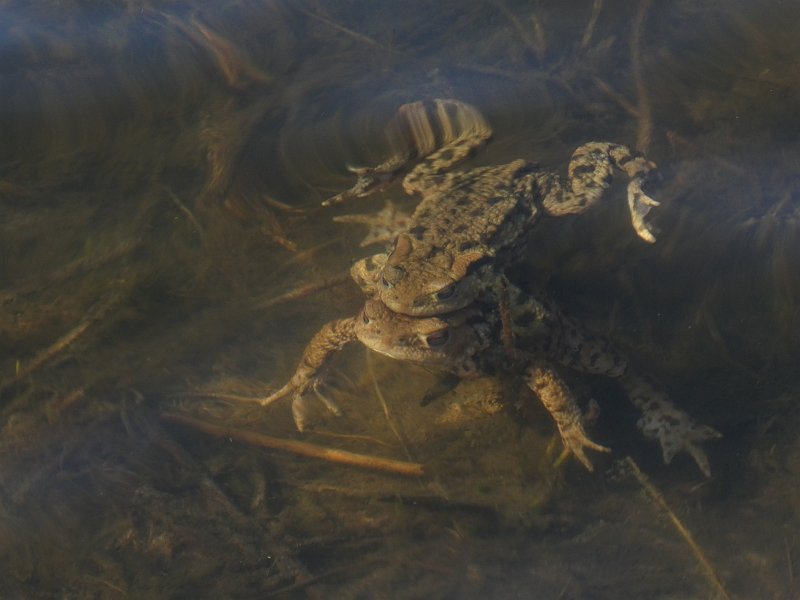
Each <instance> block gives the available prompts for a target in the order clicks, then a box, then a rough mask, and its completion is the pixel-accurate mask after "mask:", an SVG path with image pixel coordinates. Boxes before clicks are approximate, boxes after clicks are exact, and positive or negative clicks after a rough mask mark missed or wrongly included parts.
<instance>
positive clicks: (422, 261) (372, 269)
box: [261, 100, 720, 476]
mask: <svg viewBox="0 0 800 600" xmlns="http://www.w3.org/2000/svg"><path fill="white" fill-rule="evenodd" d="M394 126H395V129H394V131H396V132H399V133H400V136H401V138H402V140H403V141H404V143H405V151H403V152H401V153H398V154H396V155H395V156H393V157H392V158H390V159H389V160H387V161H386V162H384V163H382V164H380V165H378V166H376V167H373V168H363V169H358V170H356V171H355V172H356V174H357V175H358V179H357V181H356V183H355V185H354V186H353V187H352V188H351V189H350V190H347V191H345V192H343V193H341V194H339V195H337V196H335V197H333V198H331V199H330V200H328V201H326V204H333V203H339V202H342V201H345V200H347V199H350V198H357V197H363V196H367V195H369V194H372V193H374V192H376V191H378V190H381V189H383V188H384V187H386V186H387V185H389V184H391V183H392V182H393V181H396V180H398V179H400V178H402V184H403V188H404V190H405V192H406V193H408V194H418V195H419V196H420V197H421V201H420V202H419V204H418V205H417V207H416V209H415V210H414V212H413V214H411V215H410V216H407V215H402V214H399V213H398V212H397V211H395V210H394V209H393V207H392V206H391V205H387V209H386V210H384V211H383V212H382V213H380V215H383V216H384V217H386V219H385V220H386V221H387V222H382V221H381V218H380V215H378V216H375V217H370V218H367V217H359V216H355V217H354V216H351V217H349V219H348V217H344V218H339V220H351V221H361V222H369V223H372V224H373V225H374V226H380V229H379V231H380V234H374V235H373V238H372V241H375V240H376V239H378V238H381V239H385V240H386V241H389V242H390V249H389V250H388V252H385V253H381V254H376V255H374V256H370V257H368V258H365V259H362V260H360V261H358V262H357V263H356V264H355V265H354V266H353V268H352V270H351V274H352V276H353V279H354V280H355V281H356V283H358V284H359V285H360V286H361V288H362V289H363V290H364V292H365V294H366V296H367V298H368V299H367V301H366V303H365V305H364V308H363V309H362V310H361V312H360V313H359V314H358V315H357V316H355V317H352V318H346V319H340V320H337V321H333V322H331V323H328V324H326V325H324V326H323V327H322V329H321V330H320V331H319V332H318V333H317V334H316V335H315V336H314V337H313V338H312V339H311V341H310V343H309V344H308V346H307V347H306V349H305V351H304V353H303V356H302V358H301V360H300V364H299V365H298V367H297V370H296V371H295V374H294V375H293V376H292V378H291V380H290V381H289V382H288V383H287V384H286V385H285V386H283V388H281V389H280V390H278V391H277V392H275V393H274V394H272V395H271V396H269V397H267V398H264V399H262V400H261V403H262V404H264V405H267V404H271V403H272V402H274V401H276V400H278V399H280V398H283V397H286V396H289V397H291V398H292V413H293V415H294V419H295V422H296V424H297V426H298V428H299V429H301V430H302V429H303V427H304V423H305V421H306V415H307V414H308V410H307V401H308V396H307V393H308V392H314V393H315V395H316V396H317V397H318V398H319V399H320V400H322V401H323V402H324V403H325V405H326V406H327V407H328V408H329V409H330V410H332V411H333V412H338V408H337V407H336V405H335V404H334V403H333V402H332V401H331V400H330V399H328V398H326V397H325V396H324V395H322V394H321V393H319V391H318V390H317V386H318V385H319V384H320V383H321V381H322V379H321V378H322V376H323V372H324V367H325V366H326V365H327V363H328V362H329V360H330V359H331V357H332V356H333V355H334V354H335V353H336V352H337V351H338V350H340V349H341V348H342V347H343V346H344V345H346V344H348V343H350V342H354V341H360V342H361V343H362V344H364V345H365V346H367V347H368V348H371V349H372V350H375V351H377V352H380V353H382V354H385V355H387V356H390V357H392V358H396V359H399V360H406V361H412V362H415V363H420V364H423V365H426V366H430V367H436V368H440V369H442V370H444V371H447V372H450V373H451V374H454V375H456V376H458V377H465V378H466V377H477V376H480V375H483V374H494V373H509V372H510V373H515V374H522V375H523V376H524V379H525V382H526V383H527V385H528V386H529V387H530V389H531V390H532V391H533V393H534V394H535V395H536V396H537V397H538V398H539V400H540V401H541V402H542V404H543V405H544V406H545V408H546V409H547V410H548V412H549V413H550V414H551V415H552V417H553V419H554V420H555V422H556V425H557V426H558V431H559V433H560V434H561V439H562V440H563V442H564V444H565V446H566V447H567V448H568V449H569V450H570V451H571V453H572V454H574V455H575V456H576V457H577V458H578V460H580V461H581V463H583V465H585V466H586V468H587V469H589V470H592V465H591V463H590V462H589V459H588V458H587V456H586V453H585V450H586V449H587V448H588V449H592V450H596V451H601V452H607V451H608V448H605V447H604V446H601V445H600V444H597V443H595V442H594V441H592V440H591V439H589V437H588V436H587V434H586V431H585V429H584V424H583V418H582V413H581V410H580V408H579V406H578V404H577V402H576V400H575V398H574V396H573V394H572V393H571V392H570V390H569V388H568V387H567V385H566V384H565V382H564V381H563V380H562V378H561V377H560V376H559V375H558V372H557V370H556V368H555V365H563V366H566V367H569V368H571V369H575V370H577V371H580V372H583V373H591V374H597V375H605V376H608V377H612V378H615V379H617V380H619V381H620V382H621V383H622V385H623V386H624V388H625V391H626V393H627V395H628V397H629V399H630V400H631V402H632V403H633V404H634V405H635V407H636V408H637V409H638V410H639V411H641V418H640V419H639V421H638V426H639V429H640V430H641V432H642V433H643V434H644V435H645V436H646V437H648V438H652V439H655V440H657V441H658V442H659V444H660V445H661V449H662V452H663V456H664V460H665V461H666V462H669V461H670V460H671V459H672V457H673V456H674V455H675V454H676V453H677V452H679V451H685V452H688V453H689V454H691V456H692V457H693V458H694V460H695V461H696V463H697V465H698V467H699V468H700V470H701V471H702V472H703V473H704V474H705V475H707V476H708V475H709V474H710V467H709V462H708V459H707V457H706V454H705V452H704V451H703V449H702V447H701V446H700V444H701V443H702V442H704V441H705V440H708V439H712V438H716V437H719V435H720V434H719V433H718V432H717V431H715V430H714V429H712V428H710V427H707V426H704V425H701V424H698V423H697V422H695V421H694V420H693V419H692V418H691V417H690V416H689V415H688V414H686V413H685V412H683V411H682V410H680V409H679V408H677V407H676V406H675V405H674V404H673V403H672V401H671V400H670V399H669V397H668V396H667V395H666V394H665V393H663V392H662V391H660V390H658V389H656V388H655V387H654V386H653V385H652V384H651V383H650V382H649V380H648V379H647V378H645V377H643V376H641V375H639V374H637V373H635V372H634V371H633V368H632V367H631V366H630V365H629V364H628V360H627V359H626V358H625V357H624V356H623V355H622V354H620V353H619V352H617V351H615V350H614V349H613V348H612V346H611V344H610V343H609V342H608V341H606V340H605V339H604V338H602V337H600V336H598V335H594V334H592V333H591V332H589V331H587V330H586V329H585V328H583V327H582V326H581V325H580V324H578V323H577V322H575V321H573V320H572V319H570V318H569V317H568V316H566V315H565V314H563V313H562V312H561V311H560V310H559V309H558V308H557V307H556V306H555V305H553V304H552V303H551V302H549V301H547V300H546V299H544V298H543V297H540V296H539V295H538V294H529V293H527V292H525V291H523V290H522V289H520V288H519V287H516V286H515V285H513V284H512V283H511V282H510V281H509V280H508V278H507V277H506V276H505V274H504V273H505V271H506V270H508V269H509V267H510V266H512V265H514V263H515V261H517V259H518V258H520V257H521V255H522V253H523V251H524V249H525V242H526V237H528V235H527V234H528V233H529V231H530V229H531V228H532V227H533V226H534V225H535V224H536V223H537V222H538V221H539V220H540V219H542V218H546V217H560V216H564V215H573V214H578V213H582V212H584V211H585V210H588V209H589V208H590V207H591V206H592V205H594V204H596V203H597V202H598V201H599V200H600V199H601V198H602V197H603V195H604V193H605V191H606V190H607V189H608V188H609V186H610V184H611V180H612V177H613V172H614V169H618V170H621V171H623V172H624V173H625V174H626V175H627V176H628V178H629V182H628V186H627V192H628V193H627V195H628V207H629V209H630V216H631V222H632V224H633V229H634V231H635V232H636V233H637V234H638V236H639V237H640V238H642V239H643V240H644V241H646V242H650V243H652V242H654V241H655V237H654V235H653V233H652V231H651V227H650V225H649V224H648V223H647V221H646V217H647V215H648V213H649V211H650V210H651V209H652V208H653V207H655V206H658V202H656V201H655V200H653V199H652V198H650V197H649V196H647V194H645V192H644V190H643V186H644V184H645V183H646V181H647V180H648V178H650V177H652V176H653V175H654V174H655V165H654V164H653V163H652V162H650V161H648V160H646V159H645V158H644V157H642V156H641V155H639V154H637V153H634V152H632V151H631V150H630V149H629V148H627V147H626V146H622V145H619V144H612V143H604V142H590V143H587V144H584V145H582V146H580V147H579V148H578V149H577V150H575V152H574V153H573V155H572V158H571V160H570V163H569V167H568V171H567V179H566V181H562V180H561V178H560V177H559V176H558V175H557V174H554V173H548V172H544V171H542V170H540V169H538V168H537V167H536V166H535V165H534V164H532V163H530V162H527V161H525V160H515V161H513V162H511V163H509V164H506V165H500V166H489V167H480V168H474V169H470V170H460V171H451V169H452V167H454V166H455V165H457V164H458V163H460V162H462V161H463V160H465V159H466V158H468V157H469V156H471V155H472V154H474V153H475V152H476V151H477V150H478V149H479V148H481V147H482V146H483V145H484V144H485V143H486V142H487V141H488V140H489V138H490V137H491V133H492V132H491V129H490V128H489V126H488V124H487V123H486V121H485V120H484V118H483V116H482V115H481V114H480V113H479V112H478V111H477V109H475V108H474V107H472V106H469V105H467V104H464V103H462V102H459V101H456V100H433V101H430V102H415V103H412V104H406V105H403V106H402V107H400V109H399V111H398V114H397V117H396V118H395V121H394Z"/></svg>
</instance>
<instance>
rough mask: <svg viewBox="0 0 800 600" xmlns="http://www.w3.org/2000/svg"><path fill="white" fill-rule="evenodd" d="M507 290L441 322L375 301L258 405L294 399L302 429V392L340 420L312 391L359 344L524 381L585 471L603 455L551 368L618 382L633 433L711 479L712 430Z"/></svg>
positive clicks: (463, 371)
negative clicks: (342, 352)
mask: <svg viewBox="0 0 800 600" xmlns="http://www.w3.org/2000/svg"><path fill="white" fill-rule="evenodd" d="M504 285H505V288H504V294H503V296H504V298H505V301H504V302H503V303H502V304H503V306H502V307H501V309H500V310H497V309H496V307H495V306H494V305H487V304H485V303H482V302H474V303H473V304H471V305H469V306H467V307H465V308H462V309H460V310H457V311H453V312H450V313H447V314H445V315H439V316H435V317H409V316H407V315H403V314H399V313H395V312H393V311H391V310H389V309H388V307H386V306H385V305H384V304H383V303H381V302H380V301H378V300H373V299H370V300H367V302H366V304H365V305H364V308H363V309H362V310H361V312H360V313H359V314H358V315H357V316H356V317H353V318H349V319H341V320H338V321H333V322H331V323H328V324H327V325H325V326H324V327H323V328H322V329H321V330H320V332H318V333H317V334H316V335H315V336H314V338H312V340H311V342H310V343H309V344H308V346H307V347H306V350H305V352H304V353H303V357H302V358H301V361H300V364H299V366H298V367H297V370H296V372H295V374H294V376H293V377H292V378H291V380H290V381H289V382H288V383H287V384H286V385H285V386H284V387H283V388H282V389H280V390H279V391H277V392H276V393H275V394H272V395H271V396H269V397H267V398H265V399H264V400H263V401H262V403H263V404H270V403H272V402H274V401H276V400H278V399H280V398H283V397H285V396H291V397H292V410H293V413H294V417H295V421H296V423H297V424H298V427H299V428H301V429H302V428H303V426H304V423H305V420H306V418H307V404H306V398H307V396H306V394H307V392H309V391H312V392H314V393H315V394H316V395H317V396H318V397H319V398H320V399H321V400H322V401H323V402H325V404H326V405H327V406H328V408H329V409H330V410H332V411H334V412H336V413H338V412H339V409H338V407H336V405H335V404H334V403H333V402H332V401H331V400H330V399H328V398H327V397H326V396H324V395H323V394H321V393H320V392H319V391H318V389H317V388H318V386H319V384H320V383H321V382H322V381H323V379H322V378H323V369H324V367H325V366H326V365H327V364H328V363H329V360H330V358H331V357H332V356H333V355H334V354H335V353H336V352H337V351H338V350H339V349H340V348H342V347H343V346H344V345H346V344H349V343H351V342H355V341H360V342H361V343H363V344H364V345H365V346H367V347H368V348H370V349H372V350H374V351H376V352H380V353H382V354H384V355H387V356H390V357H392V358H395V359H399V360H404V361H411V362H416V363H420V364H424V365H426V366H429V367H438V368H440V369H442V370H444V371H447V372H450V373H453V374H455V375H457V376H458V377H462V378H468V377H476V376H479V375H483V374H494V373H511V374H522V375H523V376H524V379H525V381H526V383H527V385H528V386H529V387H530V389H531V390H532V391H533V392H534V394H535V395H536V396H537V397H538V398H539V400H540V401H541V402H542V404H543V405H544V406H545V408H546V409H547V410H548V412H549V413H550V414H551V415H552V417H553V419H554V420H555V422H556V425H557V427H558V430H559V433H560V435H561V439H562V440H563V442H564V444H565V446H566V447H567V448H568V449H569V450H570V451H571V452H572V453H573V454H574V455H575V456H576V458H578V460H580V462H581V463H583V465H584V466H585V467H586V468H587V469H589V470H592V465H591V462H590V461H589V459H588V458H587V456H586V454H585V449H592V450H596V451H607V448H605V447H603V446H601V445H599V444H597V443H596V442H594V441H592V440H590V439H589V438H588V436H587V435H586V432H585V429H584V426H583V419H582V416H581V411H580V409H579V407H578V404H577V402H576V401H575V398H574V397H573V395H572V393H571V392H570V390H569V388H568V387H567V385H566V383H565V382H564V381H563V379H562V378H561V377H560V376H559V374H558V372H557V370H556V368H555V366H554V364H555V363H557V364H560V365H562V366H567V367H570V368H572V369H575V370H577V371H580V372H584V373H591V374H597V375H604V376H607V377H612V378H616V379H618V380H619V381H620V382H621V383H622V385H623V386H624V388H625V390H626V392H627V394H628V397H629V398H630V400H631V401H632V403H633V404H634V405H635V406H636V407H637V408H638V409H639V410H640V411H641V413H642V416H641V418H640V419H639V422H638V426H639V429H640V430H641V431H642V433H643V434H644V435H645V436H646V437H648V438H651V439H655V440H657V441H658V442H659V443H660V445H661V449H662V453H663V457H664V460H665V462H667V463H669V462H670V461H671V460H672V458H673V456H674V455H675V454H676V453H677V452H679V451H685V452H688V453H689V454H691V456H692V457H693V458H694V460H695V462H696V463H697V465H698V467H699V468H700V470H701V471H702V472H703V473H704V474H706V475H707V476H708V475H710V472H711V470H710V466H709V462H708V459H707V457H706V454H705V452H704V451H703V449H702V448H701V447H700V445H699V444H700V443H702V442H704V441H706V440H709V439H712V438H715V437H718V436H719V433H718V432H716V431H715V430H714V429H712V428H710V427H706V426H704V425H700V424H698V423H696V422H695V421H694V420H693V419H692V418H691V417H690V416H689V415H687V414H686V413H685V412H683V411H682V410H680V409H678V408H677V407H676V406H675V405H674V404H673V403H672V401H671V400H670V399H669V397H668V396H667V395H666V394H664V393H663V392H661V391H659V390H658V389H657V388H656V387H654V386H653V384H652V383H650V382H649V381H648V379H647V378H646V377H644V376H642V375H639V374H637V373H635V372H634V370H633V369H632V368H631V367H630V366H629V365H628V361H627V360H626V359H625V358H624V357H623V356H622V355H620V354H619V353H617V352H615V351H614V350H613V348H612V347H611V345H610V344H609V343H608V342H607V341H606V340H605V339H604V338H602V337H599V336H596V335H594V334H592V333H590V332H588V331H586V330H585V329H583V328H582V327H580V326H579V325H578V324H576V323H575V322H574V321H573V320H571V319H570V318H568V317H566V316H565V315H564V314H563V313H562V312H561V311H560V310H558V309H557V308H556V307H555V306H554V305H552V304H551V303H549V302H546V301H542V300H539V299H535V298H532V297H530V296H528V295H526V294H525V293H523V292H522V291H520V290H519V289H517V288H515V287H513V286H511V285H508V284H504Z"/></svg>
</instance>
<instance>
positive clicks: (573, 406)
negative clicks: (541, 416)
mask: <svg viewBox="0 0 800 600" xmlns="http://www.w3.org/2000/svg"><path fill="white" fill-rule="evenodd" d="M525 374H526V377H527V381H528V385H529V386H530V388H531V390H533V392H534V393H535V394H536V396H537V397H538V398H539V400H540V401H541V403H542V404H543V405H544V407H545V408H546V409H547V411H548V412H549V413H550V415H551V416H552V417H553V420H554V421H555V422H556V426H557V427H558V431H559V433H560V434H561V440H562V441H563V442H564V445H565V446H566V447H567V449H569V451H570V452H572V453H573V454H574V455H575V457H576V458H577V459H578V460H579V461H581V463H582V464H583V466H584V467H586V468H587V469H589V471H593V470H594V467H593V466H592V463H591V462H589V459H588V458H587V457H586V453H585V452H584V448H590V449H592V450H597V451H598V452H609V449H608V448H606V447H605V446H601V445H600V444H596V443H595V442H593V441H591V440H590V439H589V438H588V437H587V436H586V432H585V431H584V428H583V416H582V415H581V410H580V407H579V406H578V403H577V402H576V401H575V398H574V397H573V395H572V392H570V390H569V388H568V387H567V384H566V383H564V380H563V379H561V377H559V375H558V373H556V372H555V370H554V369H553V367H552V366H550V365H548V364H547V363H545V362H540V361H537V362H535V363H533V364H532V365H530V366H529V367H528V369H527V370H526V373H525Z"/></svg>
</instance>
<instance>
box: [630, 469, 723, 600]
mask: <svg viewBox="0 0 800 600" xmlns="http://www.w3.org/2000/svg"><path fill="white" fill-rule="evenodd" d="M625 462H626V463H627V464H628V467H630V470H631V472H632V473H633V475H634V477H636V480H637V481H638V482H639V485H641V486H642V488H644V491H646V492H647V494H648V495H649V496H650V498H651V499H652V500H653V501H654V502H655V503H656V504H657V505H658V507H659V508H660V509H661V510H662V511H664V514H665V515H667V517H669V520H670V521H672V524H673V525H674V526H675V529H677V530H678V533H679V534H680V535H681V537H682V538H683V539H684V541H685V542H686V543H687V544H688V545H689V548H690V549H691V550H692V554H694V557H695V558H696V559H697V562H698V563H699V564H700V566H701V567H702V569H703V573H704V574H705V576H706V578H707V579H708V580H709V581H710V582H711V583H712V584H713V586H714V587H715V588H716V590H717V591H718V592H719V594H720V595H721V596H722V597H723V598H725V599H726V600H730V596H729V595H728V591H727V590H726V589H725V586H724V585H723V584H722V580H720V578H719V575H717V572H716V571H715V570H714V567H713V566H711V562H710V561H709V560H708V558H706V555H705V553H704V552H703V549H702V548H700V546H699V545H698V544H697V542H695V541H694V537H693V536H692V533H691V532H690V531H689V530H688V529H687V528H686V526H685V525H684V524H683V523H682V522H681V520H680V519H679V518H678V515H676V514H675V513H674V512H672V509H671V508H670V507H669V504H667V501H666V500H665V499H664V496H662V495H661V492H659V491H658V488H656V486H655V485H653V484H652V483H651V481H650V480H649V479H648V478H647V475H645V474H644V473H642V471H641V470H640V469H639V466H638V465H637V464H636V461H634V460H633V459H632V458H631V457H630V456H628V457H626V458H625Z"/></svg>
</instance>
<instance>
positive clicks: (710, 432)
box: [620, 371, 722, 477]
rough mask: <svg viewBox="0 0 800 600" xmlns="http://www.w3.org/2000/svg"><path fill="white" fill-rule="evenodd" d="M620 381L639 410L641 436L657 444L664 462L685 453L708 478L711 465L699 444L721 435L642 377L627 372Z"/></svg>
mask: <svg viewBox="0 0 800 600" xmlns="http://www.w3.org/2000/svg"><path fill="white" fill-rule="evenodd" d="M620 382H621V383H622V385H623V387H624V388H625V391H626V393H627V394H628V397H629V398H630V400H631V402H632V403H633V404H634V406H636V407H637V408H638V409H639V410H640V411H641V412H642V416H641V418H640V419H639V422H638V426H639V429H640V430H641V432H642V433H643V434H644V436H645V437H648V438H650V439H654V440H657V441H658V442H659V444H661V452H662V454H663V456H664V462H665V463H668V464H669V462H670V461H671V460H672V457H673V456H675V454H676V453H677V452H680V451H684V452H688V453H689V454H690V455H691V456H692V458H693V459H694V461H695V462H696V463H697V466H698V467H699V468H700V470H701V471H702V472H703V474H704V475H705V476H706V477H710V476H711V466H710V465H709V462H708V457H707V456H706V453H705V451H704V450H703V448H702V447H701V446H700V444H701V443H702V442H705V441H707V440H712V439H716V438H719V437H721V436H722V434H720V433H719V432H718V431H717V430H716V429H713V428H711V427H708V426H707V425H702V424H700V423H697V422H696V421H695V420H694V419H692V417H690V416H689V415H687V414H686V413H685V412H683V411H682V410H680V409H679V408H678V407H676V406H675V405H674V404H673V403H672V400H671V399H670V398H669V396H667V395H666V394H665V393H664V392H662V391H660V390H658V389H657V388H656V387H655V386H654V385H653V384H652V383H651V382H650V381H648V379H646V378H645V377H644V376H642V375H638V374H636V373H632V372H630V371H629V372H628V373H626V374H625V375H623V376H622V377H621V378H620Z"/></svg>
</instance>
